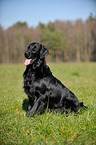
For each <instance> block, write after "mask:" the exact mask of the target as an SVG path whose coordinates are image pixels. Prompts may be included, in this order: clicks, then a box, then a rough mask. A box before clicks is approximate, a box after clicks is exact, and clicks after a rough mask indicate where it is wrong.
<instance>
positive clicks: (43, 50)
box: [40, 44, 49, 59]
mask: <svg viewBox="0 0 96 145" xmlns="http://www.w3.org/2000/svg"><path fill="white" fill-rule="evenodd" d="M48 54H49V51H48V49H47V48H46V47H45V46H44V45H42V44H41V50H40V58H41V59H42V58H44V57H45V56H47V55H48Z"/></svg>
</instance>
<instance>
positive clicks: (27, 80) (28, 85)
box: [23, 42, 87, 116]
mask: <svg viewBox="0 0 96 145" xmlns="http://www.w3.org/2000/svg"><path fill="white" fill-rule="evenodd" d="M48 54H49V52H48V49H47V48H46V47H45V46H44V45H42V44H39V43H37V42H34V43H31V44H29V46H28V48H27V50H26V51H25V57H26V58H27V59H26V60H25V65H26V70H25V72H24V74H23V77H24V90H25V92H26V94H27V96H28V98H29V106H28V112H27V114H28V116H29V115H30V116H33V115H34V114H36V113H39V114H41V113H43V112H44V111H45V110H46V108H49V109H50V110H51V111H53V110H55V111H56V112H57V111H60V112H61V113H63V112H66V113H67V112H69V111H74V112H75V111H77V110H79V109H80V108H82V107H84V108H87V107H86V106H84V105H83V102H79V101H78V99H77V97H76V96H75V94H74V93H72V92H71V91H70V90H69V89H68V88H67V87H65V86H64V85H63V84H62V83H61V82H60V81H59V80H58V79H57V78H55V77H54V76H53V75H52V72H51V71H50V68H49V67H48V66H47V65H46V62H45V56H47V55H48Z"/></svg>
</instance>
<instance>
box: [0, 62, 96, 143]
mask: <svg viewBox="0 0 96 145" xmlns="http://www.w3.org/2000/svg"><path fill="white" fill-rule="evenodd" d="M49 66H50V68H51V70H52V72H53V75H55V76H56V77H57V78H58V79H60V80H61V81H62V83H63V84H64V85H66V86H67V87H68V88H69V89H70V90H72V91H73V92H74V93H75V94H76V95H77V96H78V99H79V101H83V102H84V104H85V105H86V106H87V107H88V110H87V111H82V112H79V113H77V114H73V113H70V114H68V115H65V114H60V113H55V112H53V113H49V112H48V111H46V112H45V113H44V114H42V115H35V116H34V117H32V118H28V117H27V116H26V111H25V110H24V109H22V104H23V101H26V102H27V96H26V94H25V93H24V91H23V77H22V74H23V72H24V70H25V66H24V65H23V64H12V65H0V124H1V125H0V126H1V127H0V136H1V137H0V144H1V145H3V144H7V145H14V144H16V145H29V144H30V145H46V144H48V145H54V144H55V145H95V144H96V63H64V64H63V63H58V64H57V63H54V64H53V63H49ZM23 108H24V106H23ZM25 109H26V106H25Z"/></svg>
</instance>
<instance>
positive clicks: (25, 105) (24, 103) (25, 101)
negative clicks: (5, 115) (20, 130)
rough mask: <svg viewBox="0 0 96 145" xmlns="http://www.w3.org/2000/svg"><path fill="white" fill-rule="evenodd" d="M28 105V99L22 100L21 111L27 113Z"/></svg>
mask: <svg viewBox="0 0 96 145" xmlns="http://www.w3.org/2000/svg"><path fill="white" fill-rule="evenodd" d="M28 105H29V100H28V99H24V100H23V103H22V109H23V110H24V111H26V112H27V111H28Z"/></svg>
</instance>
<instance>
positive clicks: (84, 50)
mask: <svg viewBox="0 0 96 145" xmlns="http://www.w3.org/2000/svg"><path fill="white" fill-rule="evenodd" d="M34 41H35V42H39V43H42V44H44V45H45V46H46V47H47V48H48V50H49V53H50V55H49V56H48V57H47V60H48V61H54V62H84V61H96V17H94V18H93V17H92V16H90V17H89V18H88V19H87V20H86V21H85V22H84V21H82V20H81V19H79V20H76V21H59V20H58V21H55V22H53V23H52V22H49V23H48V24H43V23H39V24H38V26H37V27H36V28H29V27H28V25H27V23H26V22H23V23H22V22H17V23H16V24H14V25H13V26H12V27H10V28H8V29H7V30H4V29H3V27H1V26H0V63H22V62H23V61H24V59H25V58H24V51H25V50H26V49H27V46H28V44H29V43H31V42H34Z"/></svg>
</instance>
